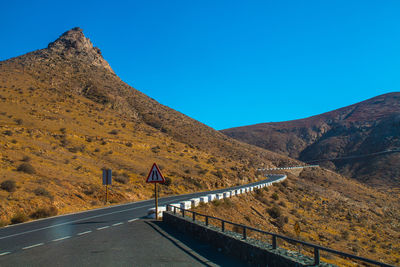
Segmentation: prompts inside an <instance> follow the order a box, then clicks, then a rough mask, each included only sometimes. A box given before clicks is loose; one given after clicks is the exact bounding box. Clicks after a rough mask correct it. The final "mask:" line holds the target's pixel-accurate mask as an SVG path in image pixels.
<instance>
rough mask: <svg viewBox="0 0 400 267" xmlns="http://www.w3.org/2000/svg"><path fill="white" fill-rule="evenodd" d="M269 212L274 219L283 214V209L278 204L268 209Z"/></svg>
mask: <svg viewBox="0 0 400 267" xmlns="http://www.w3.org/2000/svg"><path fill="white" fill-rule="evenodd" d="M267 212H268V214H269V216H271V217H272V218H274V219H276V218H278V217H279V216H281V214H282V211H281V209H280V208H279V207H278V206H273V207H271V208H269V209H267Z"/></svg>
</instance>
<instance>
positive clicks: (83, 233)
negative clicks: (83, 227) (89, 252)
mask: <svg viewBox="0 0 400 267" xmlns="http://www.w3.org/2000/svg"><path fill="white" fill-rule="evenodd" d="M91 232H92V231H86V232H82V233H79V234H78V235H86V234H88V233H91Z"/></svg>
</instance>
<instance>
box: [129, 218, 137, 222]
mask: <svg viewBox="0 0 400 267" xmlns="http://www.w3.org/2000/svg"><path fill="white" fill-rule="evenodd" d="M137 219H138V218H135V219H132V220H129V221H128V222H134V221H136V220H137Z"/></svg>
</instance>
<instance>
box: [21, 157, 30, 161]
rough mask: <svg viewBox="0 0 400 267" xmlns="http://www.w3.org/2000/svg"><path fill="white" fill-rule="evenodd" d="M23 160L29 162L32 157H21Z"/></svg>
mask: <svg viewBox="0 0 400 267" xmlns="http://www.w3.org/2000/svg"><path fill="white" fill-rule="evenodd" d="M21 161H23V162H29V161H31V158H30V157H29V156H24V157H23V158H22V159H21Z"/></svg>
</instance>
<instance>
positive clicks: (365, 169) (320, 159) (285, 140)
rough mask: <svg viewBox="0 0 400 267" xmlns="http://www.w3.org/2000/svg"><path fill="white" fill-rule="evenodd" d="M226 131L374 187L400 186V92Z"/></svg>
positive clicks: (260, 145)
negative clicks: (335, 108) (301, 115)
mask: <svg viewBox="0 0 400 267" xmlns="http://www.w3.org/2000/svg"><path fill="white" fill-rule="evenodd" d="M222 132H223V133H224V134H226V135H228V136H230V137H233V138H236V139H238V140H241V141H243V142H246V143H249V144H253V145H256V146H259V147H262V148H265V149H268V150H271V151H275V152H278V153H281V154H283V155H287V156H289V157H292V158H296V159H299V160H301V161H304V162H310V163H313V164H320V165H321V166H324V167H326V168H329V169H331V170H335V171H338V172H340V173H341V174H343V175H345V176H349V177H353V178H356V179H358V180H359V181H362V182H365V183H368V184H370V185H374V186H383V187H386V186H395V187H399V186H400V168H399V167H398V166H399V163H400V93H399V92H395V93H389V94H385V95H380V96H377V97H374V98H371V99H368V100H366V101H363V102H360V103H357V104H354V105H351V106H348V107H344V108H341V109H338V110H334V111H331V112H327V113H324V114H321V115H317V116H313V117H309V118H306V119H301V120H294V121H286V122H276V123H262V124H256V125H251V126H244V127H238V128H232V129H226V130H223V131H222ZM394 151H397V152H394Z"/></svg>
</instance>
